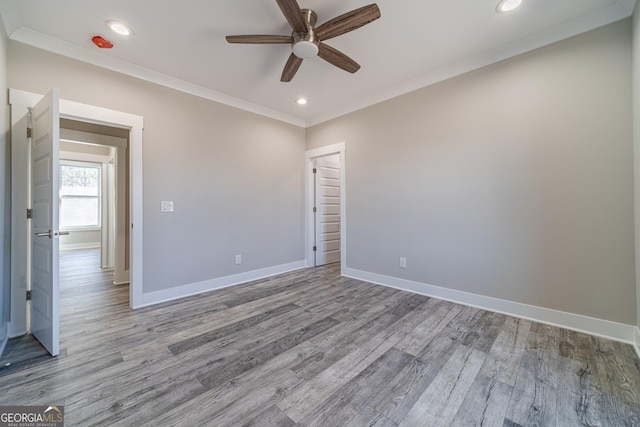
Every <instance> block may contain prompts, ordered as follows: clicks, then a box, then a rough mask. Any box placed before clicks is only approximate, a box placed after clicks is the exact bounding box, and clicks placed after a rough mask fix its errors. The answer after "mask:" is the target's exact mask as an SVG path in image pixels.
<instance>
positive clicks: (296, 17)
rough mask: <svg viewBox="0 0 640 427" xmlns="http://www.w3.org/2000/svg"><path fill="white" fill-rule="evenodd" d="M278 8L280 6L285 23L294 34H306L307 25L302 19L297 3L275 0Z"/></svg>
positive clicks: (288, 0)
mask: <svg viewBox="0 0 640 427" xmlns="http://www.w3.org/2000/svg"><path fill="white" fill-rule="evenodd" d="M276 2H277V3H278V6H280V10H281V11H282V14H283V15H284V17H285V18H287V22H289V25H291V28H292V29H293V31H295V32H296V33H306V32H307V24H306V23H305V22H304V19H302V10H301V9H300V6H298V2H297V1H296V0H276Z"/></svg>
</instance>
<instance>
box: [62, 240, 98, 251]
mask: <svg viewBox="0 0 640 427" xmlns="http://www.w3.org/2000/svg"><path fill="white" fill-rule="evenodd" d="M99 247H100V242H87V243H67V244H65V245H63V244H61V245H60V250H61V251H75V250H79V249H96V248H99Z"/></svg>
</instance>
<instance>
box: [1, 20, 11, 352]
mask: <svg viewBox="0 0 640 427" xmlns="http://www.w3.org/2000/svg"><path fill="white" fill-rule="evenodd" d="M7 44H8V41H7V34H6V32H5V30H4V23H3V22H2V19H0V188H2V193H1V195H0V280H1V281H2V285H1V286H0V348H1V347H2V338H3V337H2V331H3V330H4V328H3V327H2V325H4V323H5V322H8V321H9V320H10V319H9V309H10V307H11V298H10V296H11V271H10V269H9V268H8V266H10V265H11V262H10V260H11V223H10V220H9V218H11V180H10V176H11V170H10V163H11V155H10V151H9V148H10V144H9V141H10V138H9V109H8V107H7V103H8V99H7V98H8V91H7ZM0 353H1V351H0Z"/></svg>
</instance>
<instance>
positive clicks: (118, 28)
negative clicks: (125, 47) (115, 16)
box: [105, 21, 133, 36]
mask: <svg viewBox="0 0 640 427" xmlns="http://www.w3.org/2000/svg"><path fill="white" fill-rule="evenodd" d="M105 24H106V25H107V27H108V28H109V29H110V30H111V31H113V32H114V33H116V34H120V35H121V36H130V35H131V34H133V30H132V29H131V27H129V26H128V25H125V24H123V23H122V22H118V21H107V22H105Z"/></svg>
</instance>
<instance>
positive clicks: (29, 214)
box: [27, 209, 33, 219]
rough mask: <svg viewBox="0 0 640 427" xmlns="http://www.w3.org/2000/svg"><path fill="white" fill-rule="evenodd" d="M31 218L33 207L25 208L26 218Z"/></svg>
mask: <svg viewBox="0 0 640 427" xmlns="http://www.w3.org/2000/svg"><path fill="white" fill-rule="evenodd" d="M31 218H33V209H27V219H31Z"/></svg>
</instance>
